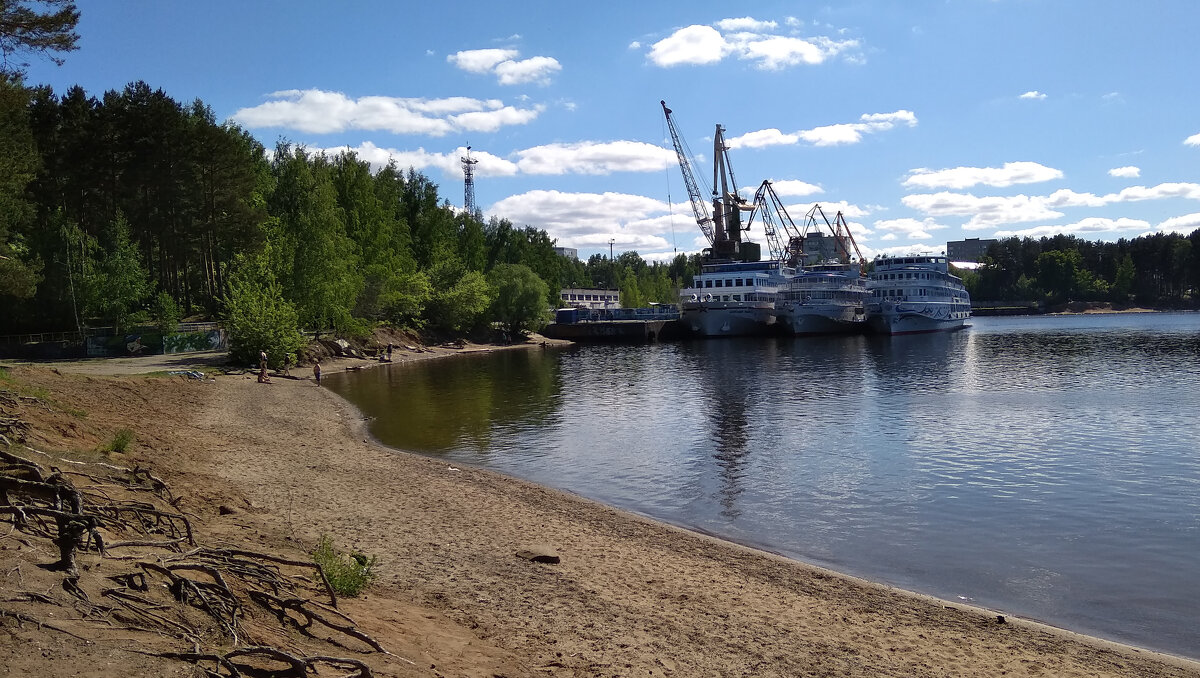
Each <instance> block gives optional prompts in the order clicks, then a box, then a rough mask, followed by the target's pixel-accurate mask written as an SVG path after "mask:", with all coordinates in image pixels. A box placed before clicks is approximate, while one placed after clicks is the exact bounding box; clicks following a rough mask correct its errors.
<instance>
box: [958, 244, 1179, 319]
mask: <svg viewBox="0 0 1200 678" xmlns="http://www.w3.org/2000/svg"><path fill="white" fill-rule="evenodd" d="M959 273H960V274H961V275H962V277H963V282H964V283H965V284H966V286H967V289H968V290H969V291H970V293H971V299H972V300H974V301H975V302H979V301H1014V300H1021V301H1040V302H1043V303H1046V304H1050V305H1055V304H1064V303H1066V302H1068V301H1108V302H1113V303H1116V304H1129V303H1136V304H1138V305H1140V306H1145V307H1149V308H1195V307H1196V306H1197V298H1196V291H1197V289H1200V229H1197V230H1195V231H1192V233H1191V234H1190V235H1186V236H1184V235H1180V234H1178V233H1154V234H1151V235H1143V236H1139V237H1137V238H1133V239H1125V238H1121V239H1119V240H1117V241H1116V242H1097V241H1092V240H1084V239H1082V238H1077V237H1074V236H1070V235H1056V236H1053V237H1047V238H1041V239H1037V240H1035V239H1033V238H1006V239H1003V240H1000V241H998V242H996V243H994V244H992V245H991V246H990V247H989V248H988V252H987V256H985V257H984V259H983V261H982V262H981V266H980V267H979V268H977V269H976V270H974V271H960V272H959Z"/></svg>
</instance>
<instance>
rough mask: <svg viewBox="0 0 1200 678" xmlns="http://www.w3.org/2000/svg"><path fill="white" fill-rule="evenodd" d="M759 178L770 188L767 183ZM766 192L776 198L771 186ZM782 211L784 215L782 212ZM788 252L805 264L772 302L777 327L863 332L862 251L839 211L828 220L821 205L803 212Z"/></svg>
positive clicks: (795, 331) (796, 331)
mask: <svg viewBox="0 0 1200 678" xmlns="http://www.w3.org/2000/svg"><path fill="white" fill-rule="evenodd" d="M763 183H764V185H765V186H767V188H768V190H769V189H770V186H769V184H768V182H763ZM769 192H770V193H771V194H772V195H771V197H772V198H774V195H773V194H774V191H769ZM775 200H776V202H778V199H777V198H775ZM780 211H781V214H782V215H783V216H784V217H787V214H786V211H784V210H783V209H782V208H780ZM818 217H819V219H818ZM787 219H788V221H790V220H791V219H790V217H787ZM822 226H824V229H822ZM822 230H828V232H829V233H828V234H825V233H822ZM795 245H799V249H797V248H796V247H795ZM787 253H788V256H789V257H791V258H792V259H800V260H801V261H803V262H804V265H803V266H801V267H800V269H799V270H798V271H797V273H796V277H794V278H792V279H791V280H790V281H788V284H787V287H786V288H785V289H784V290H783V291H782V292H780V294H779V300H778V301H777V302H776V304H775V307H776V310H777V314H778V323H779V324H780V326H781V327H783V328H784V329H785V330H787V331H788V332H791V333H792V334H837V333H846V332H859V331H862V330H863V329H864V328H865V324H864V323H865V321H866V317H867V316H866V304H867V294H868V292H867V285H866V278H865V277H864V276H863V274H862V253H861V252H859V250H858V245H857V244H856V243H855V242H854V236H852V235H851V234H850V226H849V225H848V224H847V223H846V219H845V217H843V216H842V213H841V212H838V213H837V216H835V217H834V220H833V223H830V221H829V219H828V218H826V217H825V213H824V212H823V211H822V210H821V206H820V205H813V208H812V209H811V210H809V212H808V214H807V216H806V217H805V225H804V231H803V233H802V234H801V236H800V237H799V238H798V239H792V240H791V241H790V242H789V245H788V247H787Z"/></svg>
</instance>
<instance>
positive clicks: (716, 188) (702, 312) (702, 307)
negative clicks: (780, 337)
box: [659, 101, 795, 337]
mask: <svg viewBox="0 0 1200 678" xmlns="http://www.w3.org/2000/svg"><path fill="white" fill-rule="evenodd" d="M659 103H660V104H662V108H663V115H664V116H666V120H667V128H668V129H669V130H670V132H671V141H672V144H673V145H674V147H675V154H676V156H677V157H678V159H679V168H680V170H681V171H682V173H683V182H684V184H685V185H686V186H687V189H688V199H689V200H690V201H691V204H692V212H693V214H695V216H696V225H697V226H699V227H700V232H701V233H703V234H704V237H705V238H706V239H707V240H708V242H709V243H710V244H711V247H707V248H705V249H704V251H703V252H702V254H701V261H702V263H701V265H700V273H698V274H696V275H694V276H693V277H692V282H691V286H689V287H686V288H683V289H681V290H680V291H679V320H680V322H681V323H682V324H683V327H684V328H685V329H686V330H688V331H690V332H691V333H692V334H693V335H695V336H699V337H732V336H744V335H754V334H766V333H768V332H770V331H771V330H772V329H773V328H774V325H775V300H776V297H777V296H778V293H779V290H780V289H781V288H782V287H783V286H784V284H785V283H786V281H787V280H788V279H789V278H791V277H792V276H793V275H795V269H794V268H791V267H787V266H784V265H783V263H782V262H781V261H779V260H778V259H768V260H765V261H764V260H762V246H761V245H759V244H758V243H754V242H750V241H749V240H744V239H743V238H742V233H743V231H746V230H749V226H748V225H747V226H745V227H743V225H742V212H752V211H753V209H754V206H753V205H752V204H751V203H750V202H749V201H747V200H746V199H745V198H743V197H742V196H741V194H740V192H739V191H738V187H737V179H736V178H735V177H734V175H733V166H732V164H731V163H730V162H729V146H728V145H727V144H726V143H725V128H724V127H722V126H721V125H717V126H716V130H715V132H714V133H713V182H712V192H711V201H712V202H711V204H712V213H711V214H710V213H709V202H708V200H706V199H705V197H704V195H703V194H702V193H701V191H700V187H699V184H698V183H697V181H696V177H695V175H694V174H693V173H692V160H691V159H689V158H688V155H689V153H688V152H687V150H686V149H685V147H684V143H683V141H682V139H681V138H680V136H679V131H678V130H676V129H675V121H674V120H673V119H672V117H671V109H670V108H667V102H665V101H660V102H659Z"/></svg>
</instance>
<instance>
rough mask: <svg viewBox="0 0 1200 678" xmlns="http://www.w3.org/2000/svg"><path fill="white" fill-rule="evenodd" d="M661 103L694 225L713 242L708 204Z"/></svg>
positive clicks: (663, 104)
mask: <svg viewBox="0 0 1200 678" xmlns="http://www.w3.org/2000/svg"><path fill="white" fill-rule="evenodd" d="M658 103H660V104H662V108H663V114H664V115H666V116H667V129H668V130H670V131H671V143H672V144H674V145H675V155H676V156H677V157H678V158H679V169H680V171H682V172H683V183H684V185H686V186H687V192H688V198H689V199H690V200H691V201H692V212H693V213H694V214H695V215H696V225H697V226H699V227H700V232H701V233H703V234H704V237H705V238H707V239H708V243H709V244H710V245H711V244H713V243H714V242H715V236H714V235H713V220H712V217H711V216H709V214H708V204H707V203H706V202H705V199H704V196H702V195H700V187H699V186H698V185H697V184H696V177H695V176H693V175H692V164H691V163H690V162H688V157H687V153H685V152H684V150H683V142H682V141H681V140H680V138H679V132H678V131H677V130H676V129H675V121H674V120H672V119H671V109H669V108H667V102H666V101H659V102H658Z"/></svg>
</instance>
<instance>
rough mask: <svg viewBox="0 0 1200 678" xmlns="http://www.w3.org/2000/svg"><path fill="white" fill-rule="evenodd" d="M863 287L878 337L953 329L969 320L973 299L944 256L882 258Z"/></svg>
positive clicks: (869, 321) (870, 319)
mask: <svg viewBox="0 0 1200 678" xmlns="http://www.w3.org/2000/svg"><path fill="white" fill-rule="evenodd" d="M867 288H868V289H869V290H870V295H871V296H870V297H869V301H868V303H867V323H868V324H869V325H870V327H871V329H872V330H874V331H876V332H880V333H882V334H915V333H917V332H941V331H948V330H957V329H960V328H962V327H963V326H964V325H965V324H966V321H967V319H968V318H970V317H971V297H970V295H969V294H968V293H967V288H966V287H964V286H963V283H962V280H961V279H959V278H958V276H956V275H953V274H952V273H950V264H949V261H948V260H947V259H946V257H944V256H934V255H910V256H888V257H880V258H878V259H876V260H875V268H874V270H873V271H871V274H870V276H869V278H868V280H867Z"/></svg>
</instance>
